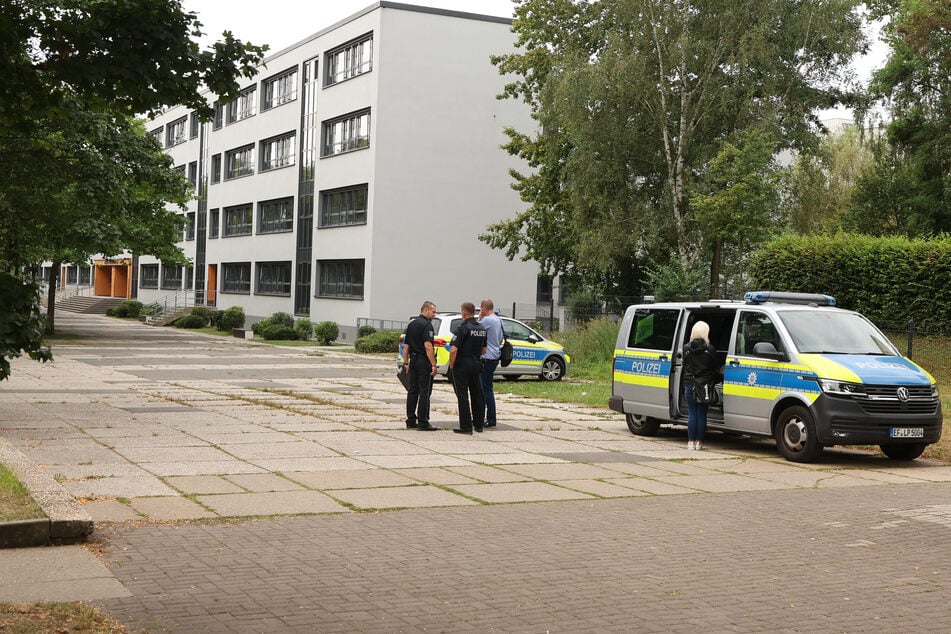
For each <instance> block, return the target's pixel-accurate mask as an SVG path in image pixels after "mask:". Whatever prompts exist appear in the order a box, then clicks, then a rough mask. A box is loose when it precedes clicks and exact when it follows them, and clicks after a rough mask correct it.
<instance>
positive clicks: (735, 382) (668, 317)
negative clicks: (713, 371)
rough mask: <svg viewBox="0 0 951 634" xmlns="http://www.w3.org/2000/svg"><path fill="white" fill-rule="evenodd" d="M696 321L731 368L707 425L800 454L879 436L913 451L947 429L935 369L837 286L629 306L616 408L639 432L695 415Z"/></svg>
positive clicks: (883, 442)
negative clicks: (688, 375) (687, 370)
mask: <svg viewBox="0 0 951 634" xmlns="http://www.w3.org/2000/svg"><path fill="white" fill-rule="evenodd" d="M697 321H705V322H707V323H708V324H709V325H710V343H711V344H712V345H713V347H714V348H716V350H717V354H718V359H719V361H720V363H721V365H722V368H723V380H722V383H720V384H718V385H717V391H718V392H719V393H720V396H721V398H720V399H719V403H718V404H716V405H713V406H711V407H710V409H709V412H708V421H707V426H708V429H714V430H722V431H725V432H732V433H737V434H747V435H753V436H768V437H772V438H775V440H776V445H777V447H778V449H779V452H780V453H781V454H782V455H783V456H784V457H785V458H786V459H787V460H791V461H793V462H811V461H813V460H815V459H816V457H817V456H818V455H819V454H820V452H821V451H822V449H823V447H828V446H832V445H878V446H879V447H880V448H881V450H882V452H883V453H884V454H885V455H886V456H888V457H889V458H893V459H896V460H914V459H915V458H917V457H918V456H920V455H921V454H922V452H923V451H924V450H925V447H927V446H928V445H929V444H931V443H935V442H937V441H938V440H939V439H940V438H941V426H942V418H941V401H940V399H939V397H938V387H937V385H936V383H935V380H934V377H932V376H931V375H930V374H928V372H926V371H925V370H923V369H922V368H920V367H919V366H917V365H915V364H914V363H912V362H911V361H910V360H909V359H907V358H905V357H903V356H902V354H901V353H900V352H899V351H898V350H897V349H896V348H895V346H893V345H892V344H891V343H890V342H889V340H888V338H887V337H886V336H885V335H883V334H882V333H881V332H880V331H879V330H878V329H877V328H876V327H875V326H874V325H873V324H872V323H871V322H870V321H868V319H866V318H865V317H863V316H862V315H860V314H859V313H857V312H854V311H850V310H843V309H841V308H837V307H835V299H833V298H832V297H829V296H827V295H814V294H806V293H775V292H772V293H771V292H764V291H758V292H752V293H747V294H746V296H745V301H744V302H731V301H719V300H712V301H709V302H691V303H658V304H642V305H637V306H630V307H628V309H627V311H626V312H625V314H624V320H623V321H622V323H621V327H620V330H619V332H618V338H617V343H616V345H615V351H614V371H613V388H612V396H611V398H610V401H609V406H610V408H611V409H612V410H614V411H616V412H621V413H623V414H625V416H626V419H627V426H628V428H629V429H630V430H631V432H632V433H634V434H637V435H640V436H651V435H653V434H655V433H656V432H657V430H658V428H659V427H660V425H662V424H675V425H686V424H687V404H686V403H685V402H684V396H683V352H682V351H683V345H684V343H685V342H686V341H685V340H686V339H688V338H689V336H690V331H691V328H692V327H693V325H694V323H696V322H697Z"/></svg>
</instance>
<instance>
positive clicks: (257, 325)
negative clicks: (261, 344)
mask: <svg viewBox="0 0 951 634" xmlns="http://www.w3.org/2000/svg"><path fill="white" fill-rule="evenodd" d="M270 325H271V319H270V318H269V317H265V318H264V319H259V320H258V321H256V322H254V323H253V324H251V332H253V333H254V334H255V335H257V336H258V337H263V336H264V329H265V328H267V327H268V326H270Z"/></svg>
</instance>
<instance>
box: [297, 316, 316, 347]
mask: <svg viewBox="0 0 951 634" xmlns="http://www.w3.org/2000/svg"><path fill="white" fill-rule="evenodd" d="M294 332H296V333H297V338H298V339H303V340H304V341H307V340H308V339H310V338H311V337H313V336H314V322H312V321H311V320H309V319H307V318H306V317H301V318H300V319H298V320H297V321H296V322H294Z"/></svg>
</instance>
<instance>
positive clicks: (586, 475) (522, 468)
mask: <svg viewBox="0 0 951 634" xmlns="http://www.w3.org/2000/svg"><path fill="white" fill-rule="evenodd" d="M502 468H504V469H505V470H506V471H512V472H514V473H518V474H521V475H524V476H527V477H529V478H532V479H534V480H549V481H551V480H597V479H599V478H611V477H615V476H617V472H616V471H611V470H610V469H603V468H601V467H596V466H593V465H589V464H575V463H562V464H540V465H509V466H505V467H502Z"/></svg>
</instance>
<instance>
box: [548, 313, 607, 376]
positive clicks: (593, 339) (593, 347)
mask: <svg viewBox="0 0 951 634" xmlns="http://www.w3.org/2000/svg"><path fill="white" fill-rule="evenodd" d="M618 327H619V326H618V324H617V323H615V322H614V321H613V320H611V319H608V318H607V317H601V318H599V319H592V320H591V321H589V322H587V323H585V324H583V325H581V326H579V327H578V328H575V329H574V330H572V331H571V332H566V333H556V334H555V335H554V336H553V337H552V338H553V339H554V340H555V341H558V342H559V343H561V344H563V345H564V346H565V349H566V350H567V351H568V354H570V355H571V364H572V365H592V364H593V365H599V364H607V365H611V363H612V361H613V359H614V346H615V344H616V343H617V333H618Z"/></svg>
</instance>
